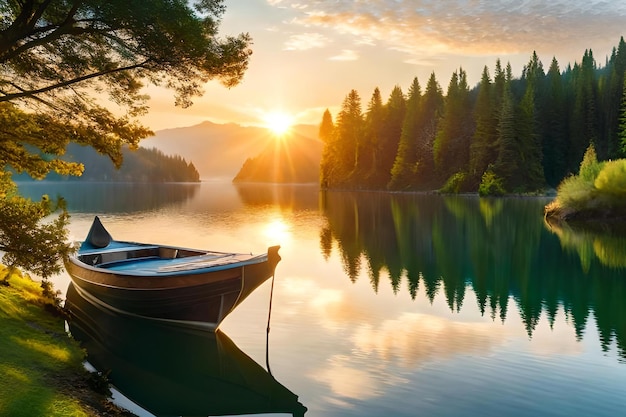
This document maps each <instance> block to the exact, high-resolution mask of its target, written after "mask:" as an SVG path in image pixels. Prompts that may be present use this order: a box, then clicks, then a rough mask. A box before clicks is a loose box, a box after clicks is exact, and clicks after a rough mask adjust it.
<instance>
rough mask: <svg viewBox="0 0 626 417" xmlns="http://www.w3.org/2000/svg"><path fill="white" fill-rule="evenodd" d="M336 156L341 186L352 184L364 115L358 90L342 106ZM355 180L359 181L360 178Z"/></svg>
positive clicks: (353, 91)
mask: <svg viewBox="0 0 626 417" xmlns="http://www.w3.org/2000/svg"><path fill="white" fill-rule="evenodd" d="M336 129H337V137H336V147H335V149H336V155H335V159H334V162H335V164H336V166H335V168H336V170H337V176H338V178H337V181H338V183H339V184H343V185H346V184H349V183H351V182H352V180H353V178H351V177H352V175H354V172H355V169H356V166H357V163H358V158H359V155H358V145H359V143H360V142H361V141H362V139H361V138H362V130H363V114H362V113H361V97H360V96H359V93H358V92H357V91H356V90H351V91H350V93H348V95H347V96H346V98H345V99H344V101H343V104H342V105H341V111H340V112H339V115H338V116H337V126H336ZM354 180H356V181H358V178H355V179H354Z"/></svg>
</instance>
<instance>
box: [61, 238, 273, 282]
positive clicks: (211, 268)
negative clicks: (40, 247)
mask: <svg viewBox="0 0 626 417" xmlns="http://www.w3.org/2000/svg"><path fill="white" fill-rule="evenodd" d="M111 243H115V244H118V245H119V244H122V245H125V246H117V247H112V248H100V249H88V250H79V251H77V252H76V253H74V254H72V255H70V256H69V257H68V261H69V262H71V263H72V264H74V265H75V266H76V267H78V268H82V269H86V270H89V271H93V272H97V273H102V274H107V275H118V276H124V277H144V278H145V277H154V278H161V277H163V278H166V277H177V276H182V275H199V274H206V273H211V272H217V271H222V270H227V269H234V268H242V267H246V266H248V265H256V264H260V263H263V262H267V261H268V260H269V257H268V253H262V254H258V255H253V254H247V253H236V252H218V251H209V250H202V249H192V248H186V247H178V246H170V245H159V244H148V243H138V242H126V241H111ZM159 248H164V249H174V250H179V251H187V252H194V253H198V255H191V256H184V257H181V258H172V259H168V258H159V257H158V256H150V257H138V258H129V259H123V260H116V261H111V262H105V263H102V264H97V265H95V266H94V265H90V264H88V263H86V262H84V261H83V260H81V259H80V258H81V256H83V255H99V254H108V253H124V252H130V251H133V250H142V249H159ZM210 254H215V255H218V259H219V258H220V255H221V257H222V258H227V257H229V256H248V257H249V258H248V259H245V260H239V261H234V262H229V263H222V264H217V265H208V266H198V267H195V268H194V267H193V264H194V262H193V260H194V259H196V260H197V261H202V260H203V259H200V258H201V257H203V256H204V257H206V256H207V255H210ZM158 259H162V260H163V261H178V262H179V263H180V264H181V266H182V265H183V263H184V262H185V260H186V262H188V263H189V267H188V268H184V267H181V268H180V269H178V270H174V271H158V270H152V271H150V270H139V269H137V270H133V269H128V270H121V269H114V268H105V267H102V265H106V264H113V263H123V262H128V263H141V262H143V261H146V260H158ZM204 260H207V259H206V258H205V259H204ZM175 264H176V262H171V265H175Z"/></svg>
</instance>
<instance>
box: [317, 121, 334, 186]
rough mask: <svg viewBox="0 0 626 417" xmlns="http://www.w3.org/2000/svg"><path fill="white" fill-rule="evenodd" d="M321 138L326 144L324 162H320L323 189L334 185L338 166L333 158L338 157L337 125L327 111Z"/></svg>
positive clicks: (320, 133)
mask: <svg viewBox="0 0 626 417" xmlns="http://www.w3.org/2000/svg"><path fill="white" fill-rule="evenodd" d="M319 138H320V140H321V141H322V143H323V144H324V147H323V149H322V160H321V162H320V184H321V186H322V188H328V187H331V186H332V185H333V183H334V180H335V178H334V172H333V168H334V167H335V166H336V162H335V161H333V158H334V157H335V155H336V152H337V151H336V150H335V149H334V147H335V142H334V140H335V125H334V123H333V118H332V116H331V114H330V111H328V109H326V111H325V112H324V115H323V116H322V122H321V123H320V128H319Z"/></svg>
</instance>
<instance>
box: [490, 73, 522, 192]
mask: <svg viewBox="0 0 626 417" xmlns="http://www.w3.org/2000/svg"><path fill="white" fill-rule="evenodd" d="M515 116H516V115H515V102H514V98H513V92H512V91H511V65H510V64H508V65H507V72H506V79H505V83H504V91H503V95H502V107H501V110H500V113H499V115H498V158H497V160H496V163H495V166H494V171H495V173H496V174H497V175H498V176H499V177H500V178H502V179H503V180H504V181H505V187H506V190H507V191H511V190H513V188H514V187H515V186H517V185H518V184H517V183H516V175H517V174H518V173H519V168H520V167H519V160H518V156H519V149H518V147H517V140H516V135H515Z"/></svg>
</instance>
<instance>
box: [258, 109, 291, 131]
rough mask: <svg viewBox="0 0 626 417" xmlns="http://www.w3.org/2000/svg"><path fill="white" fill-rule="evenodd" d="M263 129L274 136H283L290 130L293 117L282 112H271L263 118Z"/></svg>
mask: <svg viewBox="0 0 626 417" xmlns="http://www.w3.org/2000/svg"><path fill="white" fill-rule="evenodd" d="M263 120H264V122H265V127H266V128H268V129H269V130H271V131H272V133H273V134H275V135H276V136H283V135H285V134H287V133H289V131H290V130H291V126H292V125H293V117H292V116H290V115H288V114H286V113H283V112H271V113H268V114H266V115H265V117H264V118H263Z"/></svg>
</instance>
